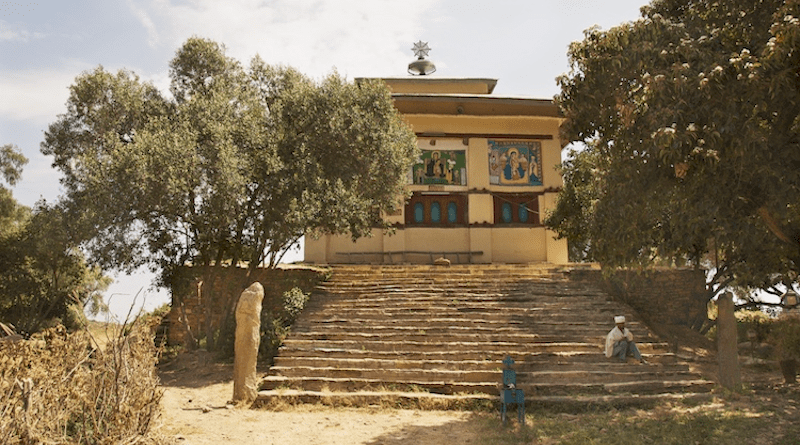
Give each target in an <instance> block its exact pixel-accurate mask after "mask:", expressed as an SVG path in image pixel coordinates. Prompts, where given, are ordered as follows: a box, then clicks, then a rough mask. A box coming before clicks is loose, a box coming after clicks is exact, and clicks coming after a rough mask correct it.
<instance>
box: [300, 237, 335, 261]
mask: <svg viewBox="0 0 800 445" xmlns="http://www.w3.org/2000/svg"><path fill="white" fill-rule="evenodd" d="M328 241H329V237H328V236H327V235H323V236H321V237H319V238H318V239H314V238H313V237H312V236H310V235H306V238H305V243H304V246H303V261H305V262H307V263H318V264H322V263H327V262H328V259H327V256H326V255H327V252H328V248H327V245H328Z"/></svg>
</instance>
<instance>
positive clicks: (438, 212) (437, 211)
mask: <svg viewBox="0 0 800 445" xmlns="http://www.w3.org/2000/svg"><path fill="white" fill-rule="evenodd" d="M431 222H434V223H440V222H442V206H441V205H440V204H439V203H438V202H433V203H431Z"/></svg>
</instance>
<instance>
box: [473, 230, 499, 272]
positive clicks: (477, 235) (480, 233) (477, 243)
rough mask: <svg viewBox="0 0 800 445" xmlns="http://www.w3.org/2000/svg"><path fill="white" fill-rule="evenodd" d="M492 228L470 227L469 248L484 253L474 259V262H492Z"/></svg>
mask: <svg viewBox="0 0 800 445" xmlns="http://www.w3.org/2000/svg"><path fill="white" fill-rule="evenodd" d="M492 230H493V229H492V228H490V227H470V229H469V242H470V247H469V250H470V251H471V252H483V255H480V256H476V257H475V258H473V259H472V262H473V263H487V264H488V263H491V262H492V261H493V257H492Z"/></svg>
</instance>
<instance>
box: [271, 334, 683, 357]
mask: <svg viewBox="0 0 800 445" xmlns="http://www.w3.org/2000/svg"><path fill="white" fill-rule="evenodd" d="M637 346H638V347H639V350H640V351H641V352H642V353H649V352H651V351H654V350H663V351H666V350H667V348H668V347H669V345H668V344H667V343H663V342H659V343H648V342H641V343H637ZM320 347H324V348H327V349H344V350H351V351H359V350H361V351H394V352H398V351H399V352H409V353H413V352H422V351H436V350H444V349H446V350H450V351H501V352H502V353H503V354H504V355H505V354H510V355H512V356H520V355H525V354H531V353H537V352H561V351H572V352H599V351H601V350H602V345H598V344H597V342H554V341H547V342H535V341H531V342H510V341H465V342H447V341H372V340H363V341H354V340H336V341H325V342H324V343H321V342H319V341H315V340H302V339H297V338H294V337H292V336H290V337H289V338H287V339H286V340H285V341H284V343H283V347H282V348H281V349H280V351H279V353H281V354H283V353H289V351H291V350H292V349H302V350H309V349H314V348H320Z"/></svg>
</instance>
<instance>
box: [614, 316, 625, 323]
mask: <svg viewBox="0 0 800 445" xmlns="http://www.w3.org/2000/svg"><path fill="white" fill-rule="evenodd" d="M614 323H617V324H620V323H625V316H624V315H617V316H616V317H614Z"/></svg>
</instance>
